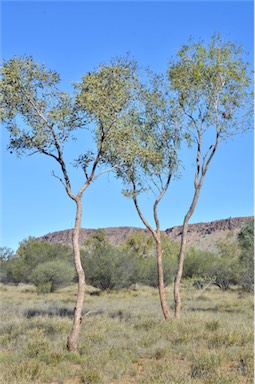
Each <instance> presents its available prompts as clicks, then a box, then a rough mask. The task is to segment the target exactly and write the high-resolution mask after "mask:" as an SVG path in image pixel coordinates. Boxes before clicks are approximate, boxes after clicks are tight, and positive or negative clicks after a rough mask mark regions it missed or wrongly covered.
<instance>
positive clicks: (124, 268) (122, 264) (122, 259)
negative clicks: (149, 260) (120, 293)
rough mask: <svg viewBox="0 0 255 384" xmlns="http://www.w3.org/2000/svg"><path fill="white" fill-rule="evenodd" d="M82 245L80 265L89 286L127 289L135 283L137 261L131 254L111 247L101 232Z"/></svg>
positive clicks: (103, 288)
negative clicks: (85, 274) (85, 272)
mask: <svg viewBox="0 0 255 384" xmlns="http://www.w3.org/2000/svg"><path fill="white" fill-rule="evenodd" d="M84 245H85V250H82V263H83V265H84V266H85V269H86V270H87V271H88V272H87V281H88V283H89V284H91V285H93V286H94V287H96V288H100V289H101V290H108V289H122V288H128V287H130V286H131V285H132V284H133V283H135V282H136V278H137V275H138V274H137V267H138V260H139V259H138V257H136V255H135V254H134V253H133V252H130V250H127V249H125V250H123V249H122V250H121V249H119V248H118V247H114V246H112V245H111V244H110V243H109V241H108V240H107V238H106V236H105V234H104V232H103V231H102V230H98V231H97V233H95V235H94V236H92V238H91V239H89V240H87V241H86V242H85V243H84Z"/></svg>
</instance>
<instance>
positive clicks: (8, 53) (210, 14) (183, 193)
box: [0, 0, 254, 250]
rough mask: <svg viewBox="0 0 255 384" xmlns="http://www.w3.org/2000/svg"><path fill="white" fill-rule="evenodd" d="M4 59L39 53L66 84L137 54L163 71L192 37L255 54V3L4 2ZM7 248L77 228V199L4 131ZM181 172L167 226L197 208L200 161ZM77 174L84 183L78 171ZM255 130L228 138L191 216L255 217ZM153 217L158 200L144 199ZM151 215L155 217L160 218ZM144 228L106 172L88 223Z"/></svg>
mask: <svg viewBox="0 0 255 384" xmlns="http://www.w3.org/2000/svg"><path fill="white" fill-rule="evenodd" d="M1 18H2V20H1V21H2V23H1V24H2V31H1V32H2V33H1V56H2V58H3V59H9V58H11V57H12V56H14V55H23V54H27V55H32V56H33V57H34V59H35V60H36V61H38V62H41V63H45V64H46V65H47V66H48V67H49V68H51V69H54V70H56V71H57V72H59V73H60V75H61V79H62V86H63V89H65V90H70V89H71V87H70V84H71V82H73V81H79V80H80V79H81V77H82V75H83V74H85V73H86V72H87V71H89V70H93V68H95V67H96V66H97V65H98V64H99V63H100V62H102V61H104V62H107V61H108V60H110V59H111V58H112V57H115V56H119V55H125V53H126V52H128V51H130V52H131V54H132V55H133V56H134V57H135V58H136V59H137V60H138V61H139V63H140V64H141V65H143V66H150V67H151V68H152V69H153V70H155V71H164V70H166V68H167V64H168V61H169V59H170V58H171V57H172V56H174V55H175V53H176V51H177V50H178V48H179V47H180V46H181V45H182V44H184V43H187V41H188V39H189V37H190V36H191V35H192V36H193V37H194V38H203V39H204V40H205V41H208V40H209V39H210V37H211V36H212V35H213V33H215V32H219V33H220V34H221V35H222V37H223V38H225V39H230V40H233V41H236V42H238V43H240V44H242V45H243V46H244V48H245V49H246V51H247V52H248V53H249V60H250V61H252V60H253V2H252V1H213V2H210V1H197V2H195V1H191V0H190V1H186V2H185V1H163V2H160V1H155V2H153V1H149V2H145V1H141V2H138V1H130V2H126V1H114V2H107V1H102V2H98V1H90V2H87V1H79V2H75V1H56V2H51V1H29V2H23V1H17V2H15V1H2V12H1ZM1 131H2V132H1V148H2V150H1V194H2V196H1V201H2V204H1V224H2V230H1V239H0V240H1V246H7V247H10V248H12V249H13V250H16V249H17V247H18V244H19V242H20V241H22V240H24V239H25V238H27V237H28V236H35V237H37V236H41V235H44V234H46V233H49V232H54V231H58V230H63V229H68V228H71V227H72V226H73V225H74V214H75V212H74V208H75V207H74V203H73V202H72V201H71V200H70V199H69V198H68V197H67V196H66V194H65V191H64V189H63V187H62V185H61V184H60V183H59V182H58V180H57V179H55V178H53V177H52V176H51V172H52V170H53V169H55V165H54V164H53V163H52V162H51V161H50V160H51V159H45V158H44V157H43V156H40V155H35V156H32V157H23V158H17V157H16V156H15V155H10V154H9V153H8V152H7V150H6V145H7V142H8V137H7V133H6V132H5V131H4V130H3V129H1ZM186 160H187V163H186V168H185V171H184V172H183V176H182V179H181V180H179V181H178V182H177V181H176V182H175V183H174V184H173V185H172V187H171V188H170V191H169V193H168V194H167V196H165V198H164V201H163V202H162V204H161V206H160V210H159V214H160V219H161V227H162V229H166V228H169V227H172V226H174V225H180V224H181V223H182V221H183V216H184V214H185V213H186V210H187V208H188V207H189V205H190V202H191V201H190V199H191V195H192V192H193V180H192V175H193V173H194V170H195V164H194V160H193V157H192V153H191V152H190V153H187V155H186ZM72 176H73V178H74V180H75V183H76V182H77V185H78V184H79V175H78V173H77V171H75V170H74V172H73V175H72ZM253 185H254V184H253V135H252V134H251V133H250V134H248V135H246V136H245V137H239V138H235V139H234V140H231V141H230V142H229V143H228V144H223V145H222V146H221V147H220V149H219V151H218V153H217V154H216V157H215V158H214V159H213V162H212V164H211V166H210V169H209V171H208V175H207V177H206V180H205V183H204V187H203V189H202V192H201V197H200V200H199V203H198V206H197V209H196V211H195V213H194V215H193V217H192V220H191V222H193V223H194V222H202V221H204V222H207V221H213V220H218V219H223V218H228V217H236V216H250V215H253ZM143 209H144V210H145V215H146V216H147V217H148V218H149V219H150V220H151V217H152V216H151V201H150V199H149V198H148V197H146V196H145V198H144V201H143ZM151 222H152V221H151ZM114 226H135V227H142V224H141V222H140V219H139V218H138V216H137V213H136V211H135V208H134V207H133V205H132V202H131V201H130V200H128V199H127V198H125V197H123V196H122V195H121V185H120V183H119V182H117V181H116V180H115V179H114V178H113V177H111V176H109V175H105V176H104V177H102V178H101V179H99V180H97V182H95V183H94V184H93V185H92V186H91V187H90V188H89V189H88V190H87V191H86V192H85V195H84V216H83V221H82V227H84V228H104V227H114Z"/></svg>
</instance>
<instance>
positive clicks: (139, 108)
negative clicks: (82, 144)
mask: <svg viewBox="0 0 255 384" xmlns="http://www.w3.org/2000/svg"><path fill="white" fill-rule="evenodd" d="M180 141H181V129H180V125H179V116H178V110H177V109H176V108H175V103H174V100H172V99H171V97H169V89H168V87H167V85H166V79H165V76H164V75H156V74H153V73H152V72H148V81H147V82H146V83H143V84H140V87H139V95H138V98H137V99H136V100H135V103H134V104H133V105H132V107H131V109H130V111H129V114H128V115H127V116H126V117H125V119H123V123H122V129H121V130H120V131H119V135H115V136H113V137H112V140H111V141H110V142H109V143H108V146H107V147H106V150H105V153H104V157H105V160H106V162H108V163H110V164H111V165H113V164H115V162H116V160H117V162H118V163H119V164H120V166H119V167H118V168H116V169H115V171H116V175H117V177H118V178H120V179H121V180H122V181H123V183H124V185H125V187H126V188H125V189H124V191H123V193H124V195H125V196H127V197H130V198H131V199H132V201H133V203H134V206H135V208H136V210H137V213H138V215H139V217H140V219H141V221H142V222H143V224H144V225H145V227H146V228H147V229H148V230H149V232H150V234H151V235H152V237H153V240H154V244H155V249H156V252H155V253H156V255H157V275H158V288H159V297H160V303H161V308H162V311H163V315H164V317H165V319H168V318H169V317H170V309H169V306H168V303H167V300H166V294H165V282H164V271H163V250H162V235H161V228H160V219H159V215H158V205H159V203H160V201H161V200H162V198H163V196H164V195H165V194H166V192H167V190H168V188H169V185H170V182H171V180H172V177H173V175H175V174H176V172H177V169H178V165H179V164H178V159H177V151H178V148H179V146H180ZM143 193H147V194H148V193H150V194H151V196H152V197H153V204H152V214H153V221H154V223H153V224H151V223H150V221H149V219H148V217H145V215H144V212H143V210H142V208H141V203H140V196H141V195H142V194H143Z"/></svg>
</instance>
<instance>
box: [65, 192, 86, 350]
mask: <svg viewBox="0 0 255 384" xmlns="http://www.w3.org/2000/svg"><path fill="white" fill-rule="evenodd" d="M81 216H82V202H81V198H78V199H77V200H76V219H75V227H74V230H73V251H74V261H75V268H76V272H77V275H78V294H77V301H76V307H75V309H74V318H73V325H72V330H71V334H70V336H69V337H68V339H67V350H68V351H69V352H73V351H76V350H77V346H78V338H79V333H80V328H81V322H82V309H83V303H84V295H85V273H84V270H83V268H82V264H81V257H80V247H79V234H80V227H81Z"/></svg>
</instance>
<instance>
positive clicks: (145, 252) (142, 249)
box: [118, 232, 155, 258]
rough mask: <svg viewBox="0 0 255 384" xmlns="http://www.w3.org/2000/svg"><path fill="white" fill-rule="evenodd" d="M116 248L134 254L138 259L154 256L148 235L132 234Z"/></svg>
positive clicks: (153, 249)
mask: <svg viewBox="0 0 255 384" xmlns="http://www.w3.org/2000/svg"><path fill="white" fill-rule="evenodd" d="M118 248H119V249H120V250H123V251H127V250H128V251H131V252H134V253H135V254H136V255H137V257H139V258H144V257H147V256H151V255H155V245H154V241H153V238H152V237H151V236H150V234H149V233H140V232H134V233H132V234H131V235H130V236H129V237H128V238H127V240H126V241H124V242H122V243H121V244H120V245H119V247H118Z"/></svg>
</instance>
